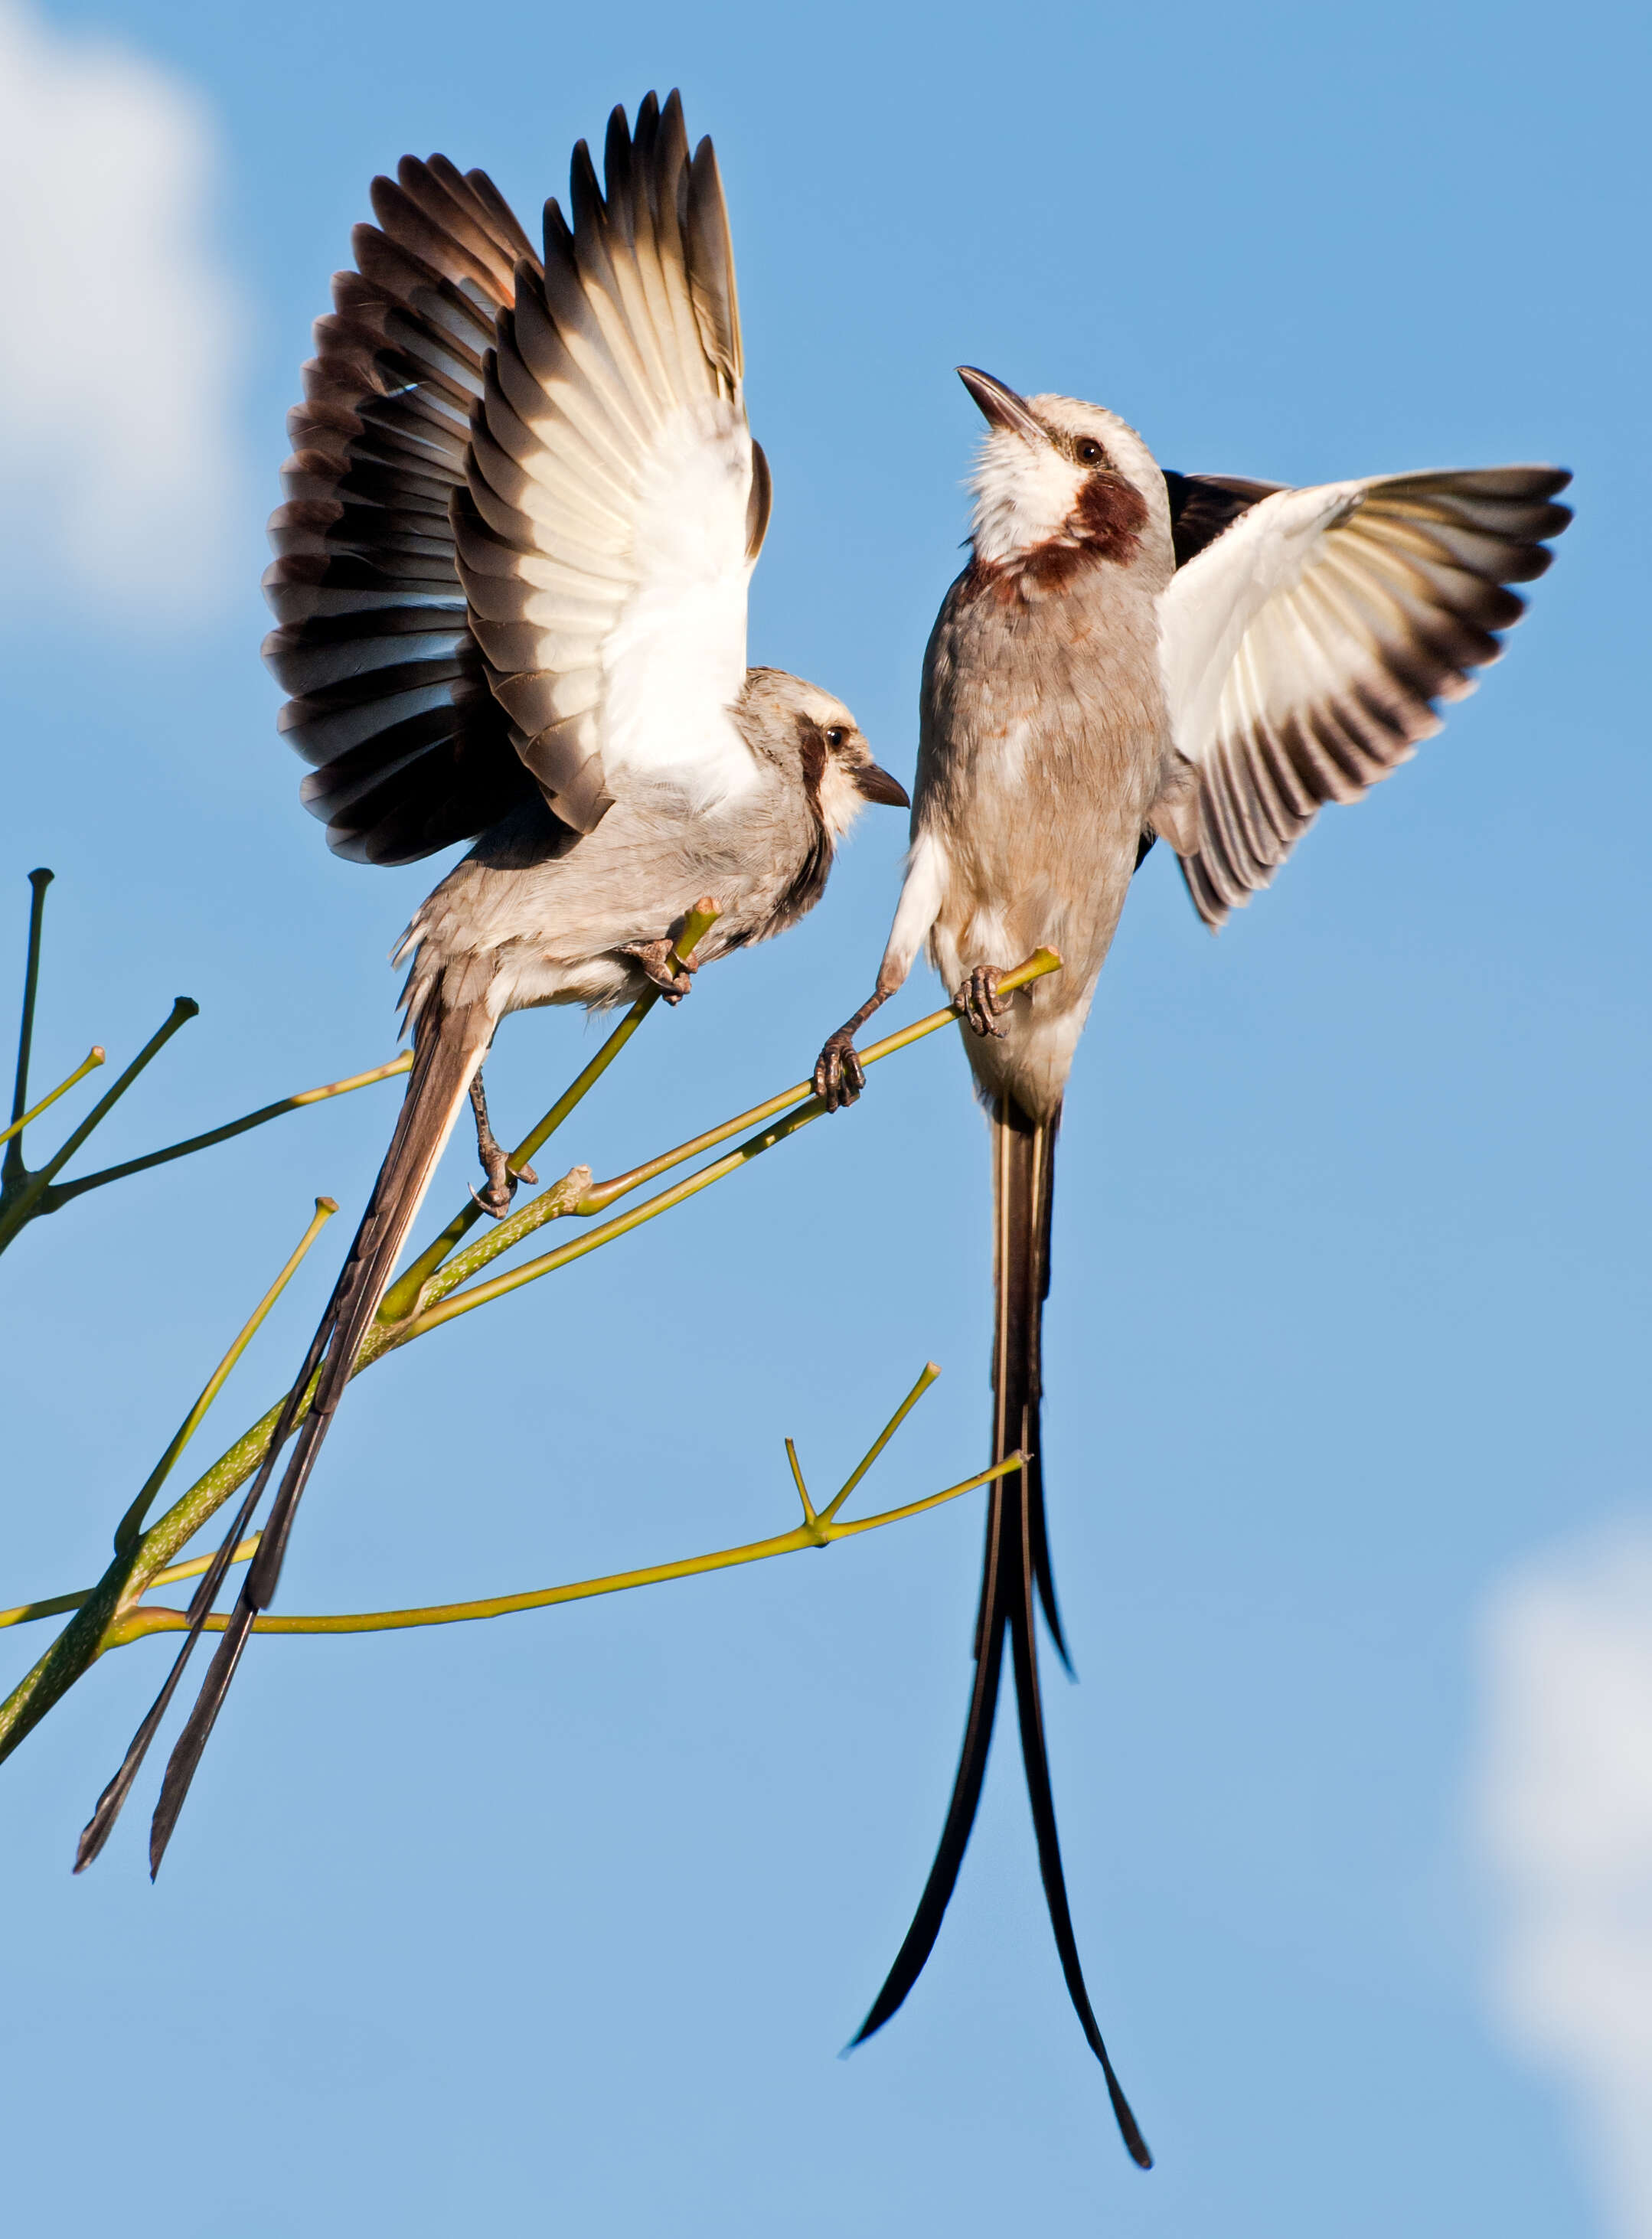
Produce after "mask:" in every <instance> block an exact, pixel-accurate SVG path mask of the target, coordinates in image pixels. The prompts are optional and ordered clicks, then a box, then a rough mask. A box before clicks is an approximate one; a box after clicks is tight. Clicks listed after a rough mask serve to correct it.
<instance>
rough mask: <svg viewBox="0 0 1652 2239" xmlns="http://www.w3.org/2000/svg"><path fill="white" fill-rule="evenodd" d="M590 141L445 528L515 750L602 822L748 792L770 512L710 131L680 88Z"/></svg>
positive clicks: (551, 217) (558, 793) (479, 413)
mask: <svg viewBox="0 0 1652 2239" xmlns="http://www.w3.org/2000/svg"><path fill="white" fill-rule="evenodd" d="M573 209H574V223H573V226H572V228H570V227H569V226H568V225H567V223H565V222H564V220H563V218H562V216H561V211H560V210H559V209H557V207H556V205H555V203H550V204H548V205H547V210H546V221H545V269H544V275H543V277H542V279H541V276H540V275H539V274H538V272H537V271H536V270H534V269H533V268H532V267H530V266H528V265H527V264H526V263H524V264H522V265H520V266H519V267H518V269H517V275H516V295H515V301H514V305H513V306H512V307H511V308H510V309H508V310H506V311H503V312H501V316H500V319H499V323H498V334H497V346H496V349H495V350H494V354H493V355H491V356H490V358H489V359H488V366H487V382H486V389H485V393H484V395H483V396H482V399H481V402H480V404H479V405H478V406H477V408H476V410H475V413H474V415H473V418H472V422H471V442H470V457H469V462H468V463H469V471H468V481H467V487H466V488H465V489H464V490H463V491H461V492H459V493H456V494H455V496H454V501H453V508H452V518H453V526H454V541H455V545H456V548H457V553H458V561H459V572H460V575H461V581H463V584H464V588H465V594H466V597H467V600H468V603H469V608H470V619H471V627H472V628H473V630H474V634H475V636H476V639H477V641H478V643H479V644H480V646H481V650H482V653H483V654H484V656H485V658H486V661H487V663H488V682H489V684H490V685H491V687H492V689H493V692H494V697H495V699H496V700H497V701H499V703H500V704H501V706H502V707H503V708H504V709H505V711H506V713H507V714H508V716H509V718H510V721H511V725H512V732H513V737H514V741H515V744H516V748H517V752H518V753H519V754H521V758H522V760H523V761H524V762H525V763H526V764H527V767H528V768H529V769H530V770H531V771H532V772H533V774H534V776H535V777H536V778H537V779H538V781H539V783H540V785H541V787H542V789H543V791H544V793H545V794H546V797H547V800H548V801H550V803H551V805H552V807H554V808H555V810H556V811H557V813H558V814H559V815H561V816H562V817H563V818H564V819H565V820H566V821H567V822H569V823H571V824H573V825H574V826H575V827H578V828H579V829H580V830H582V831H589V830H590V829H591V828H592V827H594V825H595V824H596V823H597V822H598V821H600V818H601V817H602V815H603V814H605V813H606V811H607V807H609V805H610V803H611V802H612V801H614V799H615V798H616V797H617V796H618V795H619V794H623V793H625V792H626V791H627V789H631V788H634V787H638V786H641V785H657V784H662V783H667V784H670V785H672V786H673V787H676V788H677V789H678V790H679V791H680V792H681V793H683V794H687V796H688V797H689V798H690V799H691V800H692V801H695V802H696V803H698V804H700V805H704V804H706V803H707V802H709V801H713V800H715V799H717V798H720V797H722V796H726V794H730V793H731V792H733V791H737V790H739V789H740V787H743V786H745V785H746V784H749V783H751V782H753V781H754V780H755V778H756V776H757V768H756V764H755V763H754V761H753V758H752V755H751V752H750V750H749V748H748V747H746V745H745V743H744V741H742V740H741V738H740V734H739V733H738V732H737V731H736V730H735V728H734V726H733V721H731V719H730V717H729V714H728V712H727V711H728V708H729V707H730V705H731V704H732V702H733V701H734V700H735V699H736V697H737V696H738V694H739V693H740V689H741V688H742V685H743V683H744V681H745V675H746V585H747V583H748V581H749V580H750V576H751V571H752V565H753V558H754V556H755V551H756V547H757V543H758V542H759V541H760V519H758V518H756V516H760V515H761V513H762V511H763V506H764V503H765V502H766V477H765V478H763V483H762V489H761V491H760V494H759V496H758V497H757V498H755V499H754V496H753V490H754V484H755V461H754V457H753V442H752V438H751V432H750V430H749V429H748V427H747V425H746V410H745V405H744V402H743V401H742V398H741V394H740V319H739V311H738V308H737V304H736V301H735V294H734V270H733V252H732V249H731V248H730V245H729V239H728V224H727V219H726V214H725V212H724V208H723V200H722V189H721V185H720V182H719V180H718V176H717V166H716V161H715V158H714V157H713V154H712V150H711V143H710V142H709V141H702V142H701V143H700V148H699V149H698V151H697V152H696V154H695V155H694V156H693V159H692V161H691V160H690V158H689V155H688V146H687V138H686V136H685V135H684V132H683V127H682V116H681V111H680V108H679V107H678V106H677V103H676V96H674V95H673V96H672V99H671V100H670V101H669V102H668V103H667V105H666V107H665V109H664V110H662V111H660V112H659V114H658V115H657V116H656V115H654V113H653V112H652V111H651V110H648V109H647V106H646V105H645V109H644V110H643V111H642V112H640V114H639V116H638V120H637V130H636V136H635V139H634V140H633V139H631V138H630V137H629V136H627V134H626V132H625V130H624V125H623V119H618V120H617V121H616V123H615V124H614V126H613V127H611V129H610V131H609V136H608V144H607V197H606V200H605V198H604V196H603V195H602V194H601V193H600V191H599V190H598V188H597V184H596V178H595V174H594V171H593V170H592V168H591V163H590V158H589V156H588V155H587V153H586V151H585V149H584V147H583V144H581V147H580V148H579V149H577V150H576V151H575V155H574V176H573Z"/></svg>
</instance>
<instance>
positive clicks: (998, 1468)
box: [106, 1453, 1021, 1648]
mask: <svg viewBox="0 0 1652 2239" xmlns="http://www.w3.org/2000/svg"><path fill="white" fill-rule="evenodd" d="M1020 1465H1021V1457H1020V1455H1019V1454H1018V1453H1016V1454H1011V1455H1010V1456H1009V1457H1008V1458H1006V1459H1005V1460H1004V1461H1001V1462H998V1463H995V1464H994V1465H993V1466H992V1468H991V1469H989V1470H983V1471H982V1472H980V1474H979V1476H977V1477H972V1478H965V1481H964V1483H963V1484H962V1485H948V1486H947V1487H946V1489H945V1492H932V1493H930V1494H929V1495H928V1496H927V1498H925V1499H923V1500H910V1501H907V1502H906V1504H905V1505H904V1506H902V1507H900V1508H886V1509H885V1510H884V1511H883V1512H882V1513H881V1514H880V1515H878V1516H864V1517H860V1518H857V1519H856V1520H855V1521H854V1522H853V1523H849V1524H839V1523H835V1522H834V1523H828V1522H827V1521H826V1512H825V1511H822V1512H821V1513H820V1514H819V1516H817V1517H814V1518H812V1519H811V1520H807V1521H806V1522H804V1523H802V1524H799V1525H793V1528H792V1530H791V1531H780V1532H777V1533H776V1534H775V1535H774V1537H773V1538H771V1539H752V1540H748V1541H747V1542H746V1544H745V1545H743V1546H740V1547H720V1548H719V1549H718V1550H717V1551H716V1552H715V1553H713V1554H710V1555H690V1556H687V1557H686V1558H684V1559H683V1560H682V1561H681V1562H677V1563H654V1564H651V1565H648V1567H647V1569H645V1570H640V1571H614V1572H613V1573H611V1574H610V1575H609V1576H608V1577H607V1578H581V1580H580V1581H579V1582H578V1584H577V1585H567V1586H541V1587H539V1588H538V1589H536V1590H535V1591H534V1592H532V1593H526V1594H498V1595H494V1597H492V1598H490V1599H488V1600H486V1601H475V1602H437V1603H435V1604H433V1605H431V1606H430V1607H428V1608H426V1609H401V1610H361V1611H355V1612H353V1613H352V1614H350V1615H348V1616H343V1617H269V1616H263V1617H259V1618H255V1619H254V1620H253V1630H254V1631H255V1632H260V1633H265V1632H271V1633H277V1632H284V1633H340V1632H405V1631H408V1630H409V1629H410V1628H412V1627H414V1626H415V1625H425V1624H474V1623H475V1622H476V1621H477V1620H478V1619H479V1618H491V1617H514V1616H517V1615H518V1614H520V1612H521V1611H523V1610H536V1609H552V1608H554V1607H555V1606H556V1605H559V1604H560V1603H563V1602H582V1601H588V1600H590V1599H591V1598H592V1597H593V1596H594V1595H596V1594H619V1593H624V1592H626V1591H628V1590H629V1589H630V1588H631V1587H633V1586H657V1585H665V1584H666V1583H667V1581H668V1580H670V1579H673V1578H704V1577H705V1576H706V1575H707V1573H708V1572H709V1571H726V1570H731V1569H733V1566H734V1565H737V1564H740V1563H762V1562H766V1561H767V1559H768V1558H769V1557H770V1556H771V1555H795V1554H797V1553H799V1551H801V1550H802V1549H803V1548H805V1547H829V1546H831V1545H832V1544H833V1541H834V1540H838V1539H849V1538H854V1537H855V1536H856V1535H857V1534H858V1533H859V1532H862V1531H879V1530H880V1529H881V1528H882V1527H883V1525H886V1524H900V1523H904V1522H905V1521H906V1518H908V1517H910V1516H922V1515H923V1514H924V1513H925V1511H926V1510H928V1509H931V1508H939V1507H940V1506H941V1505H942V1504H943V1503H944V1502H945V1501H949V1500H956V1499H957V1498H959V1494H960V1493H965V1492H974V1490H975V1489H976V1487H977V1486H978V1485H987V1484H990V1483H991V1482H992V1479H993V1478H998V1477H1003V1476H1004V1475H1005V1473H1006V1472H1008V1471H1010V1470H1012V1469H1018V1468H1019V1467H1020ZM188 1623H189V1615H188V1612H187V1611H183V1610H181V1609H169V1608H168V1607H166V1606H165V1605H162V1606H160V1607H159V1608H156V1607H155V1606H154V1605H149V1606H147V1607H143V1608H134V1609H129V1610H127V1611H124V1612H123V1615H122V1616H121V1617H119V1618H116V1622H115V1624H113V1625H112V1626H111V1627H110V1630H109V1640H108V1642H107V1643H106V1645H107V1646H108V1647H110V1648H124V1647H125V1646H126V1645H127V1644H128V1643H129V1642H130V1641H134V1640H143V1639H145V1638H147V1637H148V1636H149V1634H150V1633H152V1632H181V1631H183V1629H184V1627H185V1626H186V1625H187V1624H188ZM228 1623H229V1618H228V1616H227V1615H226V1614H225V1613H223V1612H222V1611H215V1612H214V1614H213V1615H212V1616H210V1617H209V1618H208V1619H207V1621H206V1630H207V1631H209V1632H222V1631H223V1629H224V1627H225V1625H226V1624H228Z"/></svg>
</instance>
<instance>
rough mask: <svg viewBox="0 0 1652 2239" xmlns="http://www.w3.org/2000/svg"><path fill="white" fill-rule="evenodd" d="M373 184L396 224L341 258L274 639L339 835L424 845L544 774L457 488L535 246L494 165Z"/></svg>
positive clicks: (325, 325)
mask: <svg viewBox="0 0 1652 2239" xmlns="http://www.w3.org/2000/svg"><path fill="white" fill-rule="evenodd" d="M372 192H373V207H374V210H375V214H376V216H377V217H378V220H379V223H378V225H377V226H370V225H362V226H358V227H357V228H356V229H355V235H354V237H353V243H352V246H353V248H354V249H355V261H356V265H357V269H356V270H355V271H354V272H341V273H339V274H338V275H337V276H335V279H334V282H333V302H334V306H335V308H334V309H333V311H332V313H331V314H330V315H329V316H328V317H325V318H322V319H319V320H317V322H316V324H315V347H316V355H315V357H314V358H313V359H312V360H311V361H310V362H309V364H308V365H306V367H305V368H304V375H303V379H304V402H302V404H299V405H296V406H295V408H294V409H293V411H292V412H291V414H290V415H289V418H288V432H289V439H290V441H291V442H292V446H293V455H292V456H291V458H289V460H288V462H287V464H286V466H285V468H283V469H282V482H283V484H284V487H285V489H286V493H287V502H286V503H285V504H284V505H282V506H281V507H280V508H278V509H277V511H276V512H275V514H274V515H272V516H271V518H270V523H269V535H270V541H271V542H272V543H273V545H274V546H275V552H276V554H277V557H276V559H275V563H274V565H273V566H272V567H271V568H269V572H268V574H267V575H265V577H264V590H265V595H266V596H267V597H268V599H269V603H270V605H271V607H272V608H274V609H275V616H276V619H277V621H278V622H279V624H280V627H279V628H277V629H275V630H274V631H272V632H271V634H270V635H269V638H268V639H266V641H265V644H264V655H265V658H266V660H267V661H269V666H270V668H272V669H273V670H274V672H275V676H276V679H277V681H279V682H280V683H281V685H282V687H283V688H284V689H285V690H286V691H287V692H289V694H291V695H292V696H291V698H290V699H289V701H288V702H287V704H286V706H285V707H284V708H282V712H281V716H280V724H281V728H282V732H283V733H284V734H285V735H286V737H287V739H288V741H289V743H290V744H291V745H292V746H294V747H296V748H297V749H298V751H299V753H300V754H302V755H303V756H304V758H305V760H306V761H309V762H310V763H312V764H313V765H314V766H315V767H314V771H313V774H312V775H310V776H309V777H308V778H306V780H305V781H304V786H303V800H304V802H305V805H306V807H309V810H310V811H311V813H312V814H314V815H316V816H319V817H322V818H324V819H325V820H326V823H327V827H328V841H329V843H330V844H331V846H332V847H334V848H335V850H336V851H337V852H338V853H339V854H341V855H346V856H349V857H352V858H353V859H355V860H356V861H358V862H372V863H406V862H412V861H414V860H415V859H416V858H417V857H419V856H421V855H428V854H432V853H433V852H434V851H435V849H436V848H438V847H447V846H448V845H449V844H450V843H451V842H452V841H454V840H467V839H470V838H473V837H474V834H477V833H478V832H481V831H482V830H484V829H485V828H486V827H488V825H489V824H492V823H494V822H495V821H497V820H498V819H499V818H500V817H501V816H502V815H503V814H505V812H506V810H507V809H508V808H509V807H512V805H513V804H514V802H516V801H519V800H521V799H524V798H527V797H531V795H532V794H533V793H534V783H533V780H532V778H531V777H530V776H529V774H527V771H526V770H525V769H524V768H523V767H522V765H521V761H520V760H519V758H518V757H517V755H516V754H515V753H514V750H513V745H512V740H511V734H510V725H509V722H508V719H507V717H506V715H505V714H504V711H503V710H502V708H500V707H499V705H498V703H497V702H496V701H494V697H493V695H492V694H491V693H490V692H489V690H488V681H487V675H486V672H485V668H484V664H483V661H482V657H481V649H480V648H479V647H478V646H477V643H476V641H475V638H474V635H473V634H472V632H471V628H470V622H469V618H468V614H467V611H466V607H465V595H464V591H463V588H462V587H461V583H460V581H459V575H458V570H457V568H456V567H455V565H454V545H453V531H452V529H451V528H450V527H449V524H448V499H449V497H450V495H451V494H452V492H453V490H454V488H455V487H456V486H457V485H458V484H460V483H461V482H462V481H463V479H464V474H465V462H466V459H467V455H468V448H469V432H470V431H469V420H470V413H471V409H472V407H473V406H474V403H475V402H476V401H477V399H478V398H479V397H480V396H481V393H482V385H483V375H482V369H483V362H484V359H485V357H486V355H487V352H488V350H489V349H491V347H492V345H493V340H494V320H495V317H496V316H497V314H498V312H499V310H500V309H501V307H502V306H503V305H505V304H508V302H510V301H511V298H512V296H513V295H514V291H515V284H516V281H515V275H516V271H517V268H518V265H519V262H526V263H527V266H528V267H530V268H534V267H535V260H534V252H533V248H532V245H531V244H530V243H529V242H528V239H527V236H526V235H525V234H524V233H523V231H522V229H521V227H520V226H519V225H518V224H517V223H516V221H515V219H514V217H513V216H511V213H510V211H509V209H508V208H507V206H506V204H505V203H504V201H503V199H502V198H501V196H500V194H499V192H498V189H496V188H495V187H494V184H493V183H492V182H491V181H490V180H489V179H488V176H487V175H486V174H485V173H484V172H481V171H471V172H468V173H464V174H461V172H459V171H457V170H455V169H454V166H453V165H452V164H451V163H448V161H447V160H446V158H445V157H443V156H432V157H431V159H430V161H429V162H428V163H418V162H416V161H415V159H414V158H413V157H411V156H408V157H406V158H404V160H403V162H402V163H401V167H400V169H399V171H398V174H397V177H396V179H395V180H390V179H375V181H374V183H373V189H372Z"/></svg>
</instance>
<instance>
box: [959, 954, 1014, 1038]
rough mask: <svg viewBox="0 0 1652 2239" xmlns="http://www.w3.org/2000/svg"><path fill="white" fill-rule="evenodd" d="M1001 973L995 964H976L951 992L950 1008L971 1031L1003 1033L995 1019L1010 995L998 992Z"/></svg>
mask: <svg viewBox="0 0 1652 2239" xmlns="http://www.w3.org/2000/svg"><path fill="white" fill-rule="evenodd" d="M1003 977H1004V974H1003V973H1001V972H1000V971H999V970H998V967H997V965H996V964H978V965H977V966H976V967H975V969H974V970H973V971H972V973H970V976H969V978H968V979H967V980H965V982H964V984H963V986H962V987H960V988H959V991H958V993H957V994H956V995H954V996H953V998H952V1008H953V1009H954V1010H955V1011H956V1012H957V1013H958V1014H959V1017H960V1018H961V1019H962V1020H963V1021H964V1023H965V1026H968V1027H969V1029H970V1031H971V1033H977V1034H980V1035H981V1036H983V1037H985V1036H986V1035H988V1034H1002V1033H1003V1032H1004V1029H1003V1027H1002V1026H999V1025H998V1020H1000V1019H1001V1018H1002V1017H1003V1016H1004V1013H1005V1012H1006V1011H1007V1010H1008V1009H1009V1007H1010V999H1009V997H1008V996H1007V995H1000V994H999V993H998V981H999V980H1001V979H1002V978H1003Z"/></svg>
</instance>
